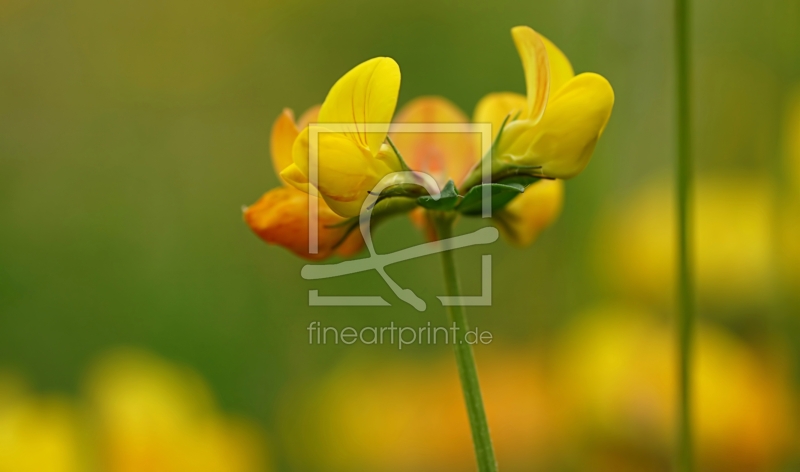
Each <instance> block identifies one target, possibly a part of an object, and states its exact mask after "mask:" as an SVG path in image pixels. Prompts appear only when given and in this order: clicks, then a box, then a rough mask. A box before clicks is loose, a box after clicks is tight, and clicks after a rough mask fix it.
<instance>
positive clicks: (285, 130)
mask: <svg viewBox="0 0 800 472" xmlns="http://www.w3.org/2000/svg"><path fill="white" fill-rule="evenodd" d="M318 113H319V108H318V107H314V108H311V109H310V110H308V111H307V112H305V113H304V114H303V116H302V117H301V118H300V120H299V122H298V124H297V125H295V122H294V116H293V113H292V111H291V110H289V109H285V110H283V112H282V113H281V115H280V116H279V117H278V119H277V120H275V124H274V125H273V126H272V136H271V151H272V164H273V166H274V167H275V172H276V173H277V174H278V175H281V172H282V171H283V170H284V169H286V168H287V167H289V166H290V165H292V146H293V145H294V141H295V139H296V138H297V136H298V134H299V131H298V127H300V128H305V127H306V125H307V124H308V123H309V122H310V121H313V120H315V119H316V118H317V115H318ZM281 179H283V177H281ZM309 198H313V197H310V196H309V195H308V194H307V193H305V192H302V191H300V190H297V189H296V188H294V187H291V186H289V185H285V186H283V187H279V188H276V189H272V190H270V191H269V192H267V193H265V194H264V195H263V196H262V197H261V198H260V199H259V200H258V201H257V202H256V203H254V204H253V205H251V206H249V207H247V208H245V210H244V220H245V222H247V224H248V225H249V226H250V228H251V229H252V230H253V232H255V233H256V234H257V235H258V236H259V237H260V238H261V239H263V240H264V241H266V242H268V243H270V244H278V245H280V246H283V247H285V248H287V249H289V250H290V251H292V252H294V253H295V254H297V255H298V256H300V257H304V258H306V259H312V260H318V259H324V258H327V257H329V256H331V255H333V254H334V253H336V254H339V255H341V256H349V255H353V254H355V253H356V252H358V251H359V250H361V248H362V246H363V243H364V241H363V239H362V238H361V234H360V233H359V232H358V231H353V232H352V233H351V234H350V235H349V236H348V237H347V239H346V240H345V241H344V242H343V243H342V244H341V245H340V246H339V247H338V248H335V246H336V244H337V243H339V242H340V241H341V239H342V238H343V237H344V235H345V231H346V228H344V227H336V226H335V225H337V224H338V223H341V222H342V221H343V220H344V218H342V217H340V216H339V215H337V214H336V213H334V212H333V211H332V210H331V209H330V207H328V205H327V203H325V201H324V200H322V199H319V200H318V206H317V219H318V225H317V229H318V232H317V243H318V252H317V254H310V253H309V252H308V238H309V233H308V199H309Z"/></svg>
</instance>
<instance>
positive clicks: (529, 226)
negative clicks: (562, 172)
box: [496, 180, 564, 247]
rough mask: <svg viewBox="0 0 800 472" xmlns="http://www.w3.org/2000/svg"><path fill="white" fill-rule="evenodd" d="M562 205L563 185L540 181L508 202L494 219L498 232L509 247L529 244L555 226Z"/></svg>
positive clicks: (561, 182) (554, 181) (555, 182)
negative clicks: (504, 238) (545, 230)
mask: <svg viewBox="0 0 800 472" xmlns="http://www.w3.org/2000/svg"><path fill="white" fill-rule="evenodd" d="M563 202H564V181H562V180H541V181H539V182H536V183H535V184H533V185H531V186H529V187H528V188H527V189H525V192H524V193H523V194H522V195H520V196H518V197H517V198H515V199H514V200H511V203H509V204H508V205H506V207H505V208H503V210H501V211H500V212H499V213H498V215H497V216H496V220H497V222H498V228H499V229H500V232H501V233H502V234H503V236H505V237H506V239H507V240H508V241H509V242H510V243H511V244H513V245H515V246H518V247H524V246H528V245H530V244H532V243H533V242H534V241H535V240H536V238H537V237H538V236H539V234H540V233H541V232H542V231H543V230H544V229H545V228H547V227H548V226H550V225H552V224H553V222H555V220H556V218H558V215H559V214H561V207H562V205H563Z"/></svg>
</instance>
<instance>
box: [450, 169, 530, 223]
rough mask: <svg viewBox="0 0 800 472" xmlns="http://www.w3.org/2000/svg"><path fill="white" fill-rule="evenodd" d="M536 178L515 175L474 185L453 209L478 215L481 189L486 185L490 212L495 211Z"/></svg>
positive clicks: (480, 204) (481, 205) (480, 209)
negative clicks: (490, 198)
mask: <svg viewBox="0 0 800 472" xmlns="http://www.w3.org/2000/svg"><path fill="white" fill-rule="evenodd" d="M537 180H539V178H537V177H532V176H529V175H515V176H513V177H508V178H505V179H503V180H502V181H500V182H495V183H489V184H481V185H476V186H474V187H472V188H471V189H469V192H467V194H466V195H464V198H463V199H462V200H461V203H459V205H458V206H457V207H456V208H455V209H456V211H458V212H460V213H462V214H464V215H469V216H475V215H480V214H481V213H482V211H483V189H484V187H486V186H488V187H489V188H490V191H491V193H492V212H495V211H497V210H500V209H501V208H503V207H504V206H506V205H508V203H509V202H511V200H513V199H514V198H516V197H517V196H518V195H520V194H521V193H522V192H524V191H525V188H527V187H528V185H530V184H532V183H534V182H536V181H537Z"/></svg>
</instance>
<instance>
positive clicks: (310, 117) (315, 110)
mask: <svg viewBox="0 0 800 472" xmlns="http://www.w3.org/2000/svg"><path fill="white" fill-rule="evenodd" d="M320 108H321V106H320V105H314V106H313V107H311V108H309V109H308V110H306V111H305V113H303V116H301V117H300V119H299V120H297V129H303V128H305V127H306V126H308V124H309V123H316V122H318V121H319V110H320Z"/></svg>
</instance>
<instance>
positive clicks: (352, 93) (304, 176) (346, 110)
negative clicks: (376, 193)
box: [281, 57, 401, 217]
mask: <svg viewBox="0 0 800 472" xmlns="http://www.w3.org/2000/svg"><path fill="white" fill-rule="evenodd" d="M399 91H400V68H399V67H398V65H397V63H396V62H395V61H394V60H393V59H391V58H388V57H376V58H374V59H370V60H368V61H366V62H363V63H361V64H359V65H357V66H356V67H354V68H353V69H351V70H350V71H349V72H347V73H346V74H345V75H344V76H342V78H340V79H339V80H338V81H337V82H336V83H335V84H334V85H333V87H332V88H331V90H330V92H328V96H327V97H326V98H325V101H324V102H323V103H322V107H321V108H320V110H319V116H318V117H317V122H318V123H319V125H318V126H317V127H316V128H315V129H316V130H317V131H319V135H318V143H311V142H310V141H309V140H310V139H311V137H310V134H309V128H305V129H303V130H302V131H301V132H300V135H299V136H298V137H297V139H296V140H295V142H294V146H293V149H292V158H293V164H291V165H289V166H288V167H286V168H285V169H284V170H283V171H282V172H281V177H282V178H283V179H284V180H286V181H287V182H289V183H290V184H291V185H294V186H295V187H297V188H298V189H300V190H303V191H308V190H309V185H312V184H313V185H316V187H317V190H319V192H320V194H321V196H322V198H324V199H325V201H326V202H327V203H328V205H329V206H330V208H331V209H332V210H333V211H335V212H336V213H337V214H339V215H341V216H345V217H350V216H356V215H358V214H359V213H360V212H361V204H362V203H363V202H364V200H365V199H366V197H367V192H368V191H370V190H372V189H373V188H374V187H375V185H376V184H377V183H378V182H379V181H380V180H381V179H382V178H383V177H384V176H386V175H387V174H389V173H391V172H395V171H400V170H401V164H400V161H399V160H398V157H397V156H396V155H395V154H394V152H392V150H391V147H389V146H388V145H387V144H385V143H384V140H385V139H386V134H387V133H386V132H369V133H368V132H367V131H366V126H367V125H369V124H383V123H385V124H386V125H387V129H388V125H389V123H390V122H391V121H392V116H393V115H394V110H395V107H396V106H397V95H398V93H399ZM326 124H336V125H346V126H347V127H348V129H346V130H344V131H341V130H338V129H333V130H329V129H326V128H325V125H326ZM316 146H318V151H317V158H318V166H319V169H318V170H319V174H318V179H317V182H315V183H309V153H310V152H311V150H312V149H314V147H316Z"/></svg>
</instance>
